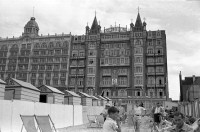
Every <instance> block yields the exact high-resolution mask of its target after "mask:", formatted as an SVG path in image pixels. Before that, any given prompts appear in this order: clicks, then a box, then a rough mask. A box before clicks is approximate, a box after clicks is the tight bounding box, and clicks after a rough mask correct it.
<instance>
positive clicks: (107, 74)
mask: <svg viewBox="0 0 200 132" xmlns="http://www.w3.org/2000/svg"><path fill="white" fill-rule="evenodd" d="M102 76H111V73H103V74H102Z"/></svg>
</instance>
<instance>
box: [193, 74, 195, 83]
mask: <svg viewBox="0 0 200 132" xmlns="http://www.w3.org/2000/svg"><path fill="white" fill-rule="evenodd" d="M192 81H193V83H194V81H195V75H193V76H192Z"/></svg>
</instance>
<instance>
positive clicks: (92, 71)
mask: <svg viewBox="0 0 200 132" xmlns="http://www.w3.org/2000/svg"><path fill="white" fill-rule="evenodd" d="M95 70H96V69H95V67H89V68H88V74H95Z"/></svg>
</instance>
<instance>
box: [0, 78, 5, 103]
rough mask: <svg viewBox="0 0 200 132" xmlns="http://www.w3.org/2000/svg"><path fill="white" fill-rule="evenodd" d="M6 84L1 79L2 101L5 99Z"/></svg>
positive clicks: (0, 91) (0, 95)
mask: <svg viewBox="0 0 200 132" xmlns="http://www.w3.org/2000/svg"><path fill="white" fill-rule="evenodd" d="M5 86H6V82H4V81H3V80H1V79H0V99H4V94H5Z"/></svg>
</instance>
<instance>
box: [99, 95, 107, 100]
mask: <svg viewBox="0 0 200 132" xmlns="http://www.w3.org/2000/svg"><path fill="white" fill-rule="evenodd" d="M98 97H99V98H100V99H102V100H107V99H105V98H104V97H102V96H100V95H99V96H98Z"/></svg>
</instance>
